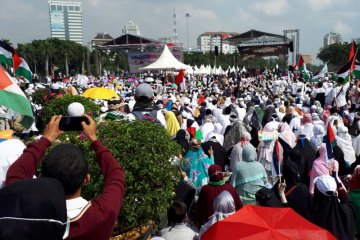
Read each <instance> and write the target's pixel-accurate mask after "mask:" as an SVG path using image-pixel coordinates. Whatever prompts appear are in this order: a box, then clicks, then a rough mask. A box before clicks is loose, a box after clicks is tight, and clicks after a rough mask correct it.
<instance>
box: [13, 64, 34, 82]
mask: <svg viewBox="0 0 360 240" xmlns="http://www.w3.org/2000/svg"><path fill="white" fill-rule="evenodd" d="M20 60H21V63H20V65H19V66H18V67H17V68H16V70H15V76H16V77H19V76H22V77H23V78H25V79H27V80H29V82H32V72H31V71H30V68H29V65H28V64H27V62H26V61H25V60H24V59H23V58H20Z"/></svg>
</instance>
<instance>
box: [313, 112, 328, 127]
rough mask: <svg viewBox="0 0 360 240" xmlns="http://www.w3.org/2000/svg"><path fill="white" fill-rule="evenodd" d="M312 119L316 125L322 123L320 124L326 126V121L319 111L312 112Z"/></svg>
mask: <svg viewBox="0 0 360 240" xmlns="http://www.w3.org/2000/svg"><path fill="white" fill-rule="evenodd" d="M311 119H312V121H313V124H314V126H316V125H320V126H322V127H323V128H324V126H325V123H324V122H323V121H322V120H321V119H320V116H319V114H318V113H312V114H311Z"/></svg>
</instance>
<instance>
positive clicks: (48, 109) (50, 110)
mask: <svg viewBox="0 0 360 240" xmlns="http://www.w3.org/2000/svg"><path fill="white" fill-rule="evenodd" d="M73 102H79V103H81V104H82V105H84V108H85V113H86V114H88V115H91V116H92V117H93V118H97V117H98V116H99V113H100V108H99V106H98V105H96V104H95V103H94V102H93V101H92V100H90V99H88V98H83V97H81V96H71V95H64V97H58V98H54V99H51V100H49V101H47V102H46V103H45V105H44V108H43V111H42V115H41V117H42V119H43V120H44V122H45V123H48V122H49V121H50V118H51V117H52V116H54V115H67V107H68V106H69V105H70V103H73Z"/></svg>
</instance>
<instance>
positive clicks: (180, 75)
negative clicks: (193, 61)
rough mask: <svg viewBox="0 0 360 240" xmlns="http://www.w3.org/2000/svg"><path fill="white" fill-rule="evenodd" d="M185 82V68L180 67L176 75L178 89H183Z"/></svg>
mask: <svg viewBox="0 0 360 240" xmlns="http://www.w3.org/2000/svg"><path fill="white" fill-rule="evenodd" d="M183 82H184V70H182V69H180V71H179V73H178V75H177V76H176V79H175V83H176V85H177V86H178V91H182V90H183V89H182V88H184V86H182V85H183Z"/></svg>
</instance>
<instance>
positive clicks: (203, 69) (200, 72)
mask: <svg viewBox="0 0 360 240" xmlns="http://www.w3.org/2000/svg"><path fill="white" fill-rule="evenodd" d="M206 73H207V71H206V68H205V66H204V65H203V64H201V66H200V68H199V70H198V71H197V74H206Z"/></svg>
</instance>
